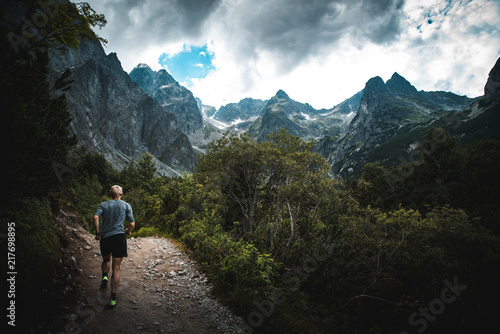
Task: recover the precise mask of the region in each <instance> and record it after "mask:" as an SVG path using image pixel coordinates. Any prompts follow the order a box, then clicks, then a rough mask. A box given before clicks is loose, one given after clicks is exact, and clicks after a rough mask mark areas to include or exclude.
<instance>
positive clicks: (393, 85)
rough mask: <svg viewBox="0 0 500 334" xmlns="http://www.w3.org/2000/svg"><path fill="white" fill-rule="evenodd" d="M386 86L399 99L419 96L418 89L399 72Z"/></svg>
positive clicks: (395, 73)
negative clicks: (407, 96) (406, 96)
mask: <svg viewBox="0 0 500 334" xmlns="http://www.w3.org/2000/svg"><path fill="white" fill-rule="evenodd" d="M386 86H387V89H389V90H390V91H391V92H392V93H393V94H394V95H395V96H398V97H400V96H405V95H410V96H411V95H414V96H415V95H418V91H417V89H416V88H415V87H414V86H412V84H411V83H409V82H408V80H406V79H405V78H403V77H402V76H401V75H399V74H398V73H397V72H394V74H393V75H392V77H391V78H390V79H389V80H388V81H387V83H386Z"/></svg>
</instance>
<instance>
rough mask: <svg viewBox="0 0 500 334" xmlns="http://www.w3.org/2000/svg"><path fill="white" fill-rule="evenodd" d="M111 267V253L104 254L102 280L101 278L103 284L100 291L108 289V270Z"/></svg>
mask: <svg viewBox="0 0 500 334" xmlns="http://www.w3.org/2000/svg"><path fill="white" fill-rule="evenodd" d="M110 267H111V254H109V255H103V256H102V264H101V270H102V280H101V286H100V287H99V291H100V292H106V291H108V272H109V269H110Z"/></svg>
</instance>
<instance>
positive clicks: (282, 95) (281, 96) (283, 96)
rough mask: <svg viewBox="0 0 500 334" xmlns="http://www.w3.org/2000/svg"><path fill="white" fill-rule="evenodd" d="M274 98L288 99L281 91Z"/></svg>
mask: <svg viewBox="0 0 500 334" xmlns="http://www.w3.org/2000/svg"><path fill="white" fill-rule="evenodd" d="M275 97H276V98H278V99H287V100H288V99H290V97H289V96H288V94H287V93H285V92H284V91H283V90H281V89H280V90H279V91H278V92H277V93H276V95H275Z"/></svg>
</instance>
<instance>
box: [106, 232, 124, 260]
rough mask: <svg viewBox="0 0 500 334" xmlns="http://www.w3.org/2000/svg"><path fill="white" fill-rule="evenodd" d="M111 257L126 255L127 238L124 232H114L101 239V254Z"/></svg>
mask: <svg viewBox="0 0 500 334" xmlns="http://www.w3.org/2000/svg"><path fill="white" fill-rule="evenodd" d="M109 254H111V255H112V256H113V257H127V238H126V236H125V233H120V234H114V235H112V236H110V237H107V238H104V239H101V255H102V256H108V255H109Z"/></svg>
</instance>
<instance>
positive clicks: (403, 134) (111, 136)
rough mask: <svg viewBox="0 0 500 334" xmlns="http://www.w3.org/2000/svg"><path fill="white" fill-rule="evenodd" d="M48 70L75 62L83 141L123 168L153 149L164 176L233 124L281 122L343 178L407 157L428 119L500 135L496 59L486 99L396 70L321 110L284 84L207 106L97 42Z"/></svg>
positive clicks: (75, 108)
mask: <svg viewBox="0 0 500 334" xmlns="http://www.w3.org/2000/svg"><path fill="white" fill-rule="evenodd" d="M50 68H51V71H52V72H53V73H54V75H53V77H56V76H57V75H58V74H60V73H62V71H64V70H65V69H66V68H70V69H71V70H72V79H73V80H74V83H73V86H72V89H71V90H70V91H68V92H67V97H68V103H69V108H70V111H71V114H72V116H73V122H72V124H71V130H72V132H73V133H75V134H76V135H77V137H78V139H79V142H80V145H83V146H85V147H87V148H89V149H90V150H93V151H97V152H101V153H103V154H104V155H105V157H106V158H107V159H108V161H110V162H111V163H112V165H113V166H115V167H117V168H118V169H121V168H123V167H124V166H126V165H127V164H128V163H129V162H130V161H131V160H132V159H137V158H138V157H140V155H141V154H142V153H144V152H150V153H151V154H153V156H154V157H155V158H156V162H157V165H158V167H159V172H160V173H162V174H166V175H171V176H174V175H180V174H181V172H182V171H183V170H186V171H192V170H193V168H194V166H195V163H196V160H197V155H198V154H203V152H204V150H205V148H206V145H207V144H208V143H210V142H211V141H213V140H216V139H218V138H220V137H221V136H222V135H223V133H224V132H227V131H229V132H237V133H240V132H243V131H248V132H249V133H250V134H251V135H252V136H253V137H255V138H256V139H258V140H265V139H266V137H267V135H268V134H270V133H272V132H277V131H279V129H280V128H285V129H286V130H288V131H289V132H290V133H291V134H293V135H296V136H299V137H301V138H302V139H304V140H311V139H312V140H315V141H316V143H317V145H316V150H317V151H318V152H319V153H320V154H322V155H323V156H324V157H325V158H326V159H327V161H328V162H329V163H330V164H331V166H332V175H333V176H335V177H339V178H345V177H348V176H349V175H358V174H359V172H360V170H361V168H362V166H363V165H364V164H365V163H366V162H372V161H378V162H380V163H382V164H384V165H386V166H388V165H391V164H394V163H398V161H399V162H401V160H402V159H401V157H402V156H404V154H408V152H410V151H411V150H412V149H416V148H418V139H419V138H421V135H423V133H424V132H425V129H426V128H428V127H429V126H431V125H433V126H440V127H444V128H446V129H447V130H448V131H449V132H451V133H452V134H454V135H457V136H459V137H460V138H461V140H463V141H464V142H467V143H472V142H474V141H479V140H483V139H500V137H499V133H500V132H499V131H498V124H499V122H498V121H499V120H498V114H499V112H500V111H498V109H499V96H500V94H499V87H500V78H499V77H500V75H499V71H500V70H499V62H498V61H497V63H496V64H495V66H494V67H493V69H492V71H491V73H490V76H489V79H488V82H487V83H486V86H485V95H484V96H482V97H478V98H469V97H466V96H459V95H456V94H453V93H451V92H442V91H438V92H426V91H419V90H417V89H416V88H415V87H414V86H412V85H411V83H409V82H408V81H407V80H406V79H405V78H403V77H402V76H401V75H399V74H398V73H394V75H393V76H392V77H391V78H390V79H389V80H388V81H387V82H384V81H383V80H382V79H381V78H380V77H374V78H372V79H370V80H368V82H367V83H366V85H365V87H364V88H363V89H362V90H360V91H359V92H358V93H356V94H354V95H353V96H352V97H350V98H348V99H346V100H345V101H343V102H342V103H340V104H338V105H336V106H334V107H333V108H331V109H320V110H317V109H314V108H313V107H312V106H311V105H309V104H307V103H305V104H304V103H300V102H297V101H294V100H293V99H292V98H290V97H289V96H288V95H287V94H286V93H285V92H284V91H282V90H279V91H278V92H277V93H276V95H275V96H273V97H271V98H270V99H268V100H259V99H252V98H245V99H243V100H241V101H240V102H238V103H230V104H228V105H225V106H222V107H220V108H219V109H216V108H214V107H211V106H207V105H203V103H202V101H201V100H200V99H198V98H196V97H195V96H194V95H193V94H192V92H191V91H189V90H188V89H187V88H185V87H183V86H181V85H180V84H179V83H178V82H177V81H176V80H175V79H174V78H173V77H172V76H171V75H170V74H169V73H168V72H167V71H166V70H164V69H162V70H159V71H153V70H152V69H151V68H150V67H149V66H148V65H146V64H139V65H138V66H136V67H135V68H134V69H133V70H132V71H131V72H130V73H129V74H127V73H126V72H125V71H124V70H123V69H122V67H121V64H120V62H119V60H118V57H117V55H116V54H114V53H110V54H109V55H106V54H105V53H104V50H103V49H102V47H101V45H100V44H99V43H86V42H83V43H82V45H81V46H80V48H79V49H78V50H71V51H70V52H68V53H66V54H53V55H52V57H51V62H50ZM457 120H458V121H457ZM457 122H458V123H457ZM457 124H459V126H457ZM419 136H420V137H419Z"/></svg>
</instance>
